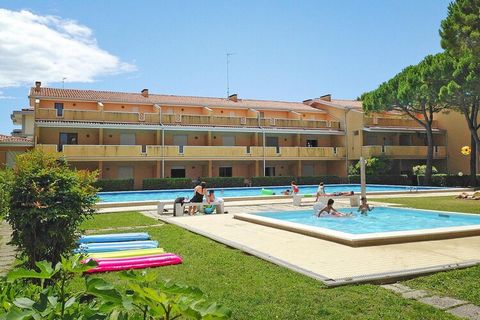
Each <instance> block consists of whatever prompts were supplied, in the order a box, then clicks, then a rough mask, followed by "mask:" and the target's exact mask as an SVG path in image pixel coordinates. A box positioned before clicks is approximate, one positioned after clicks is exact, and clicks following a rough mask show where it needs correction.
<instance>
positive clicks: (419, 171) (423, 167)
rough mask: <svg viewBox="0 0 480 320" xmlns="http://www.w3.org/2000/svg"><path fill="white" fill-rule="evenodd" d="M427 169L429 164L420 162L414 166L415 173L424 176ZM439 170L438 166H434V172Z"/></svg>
mask: <svg viewBox="0 0 480 320" xmlns="http://www.w3.org/2000/svg"><path fill="white" fill-rule="evenodd" d="M426 170H427V166H426V165H425V164H419V165H417V166H414V167H413V168H412V171H413V174H414V175H416V176H424V175H425V171H426ZM437 172H438V170H437V168H435V167H434V166H432V174H436V173H437Z"/></svg>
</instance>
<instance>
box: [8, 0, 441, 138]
mask: <svg viewBox="0 0 480 320" xmlns="http://www.w3.org/2000/svg"><path fill="white" fill-rule="evenodd" d="M448 3H449V1H447V0H422V1H418V0H364V1H358V0H336V1H332V0H330V1H327V0H317V1H315V0H312V1H294V0H291V1H269V0H243V1H242V0H231V1H227V0H225V1H209V0H205V1H195V0H192V1H182V0H176V1H174V0H172V1H153V0H152V1H122V0H116V1H114V0H112V1H98V0H97V1H90V0H82V1H67V0H65V1H33V0H32V1H22V0H15V1H8V0H7V1H2V2H1V3H0V112H1V113H0V133H2V134H10V132H11V131H12V130H13V128H14V126H13V124H12V121H11V119H10V114H11V113H12V111H13V110H19V109H21V108H25V107H28V92H29V88H30V87H31V86H32V85H33V83H34V82H35V81H42V85H43V86H49V87H58V88H61V87H62V86H64V87H65V88H76V89H94V90H109V91H126V92H140V91H141V90H142V89H144V88H148V89H149V91H150V93H159V94H175V95H190V96H211V97H225V96H226V95H227V81H226V54H227V53H233V55H231V56H230V64H229V83H230V93H231V94H232V93H237V94H238V96H239V98H246V99H247V98H250V99H266V100H284V101H303V100H306V99H310V98H315V97H319V96H321V95H324V94H328V93H329V94H332V97H333V98H334V99H335V98H337V99H355V98H357V97H358V96H360V95H361V94H362V93H363V92H365V91H369V90H372V89H375V88H376V87H377V86H378V85H379V84H380V83H382V82H383V81H386V80H388V79H390V78H391V77H392V76H394V75H395V74H396V73H398V72H399V71H401V70H402V69H403V68H404V67H406V66H408V65H411V64H416V63H418V62H419V61H420V60H421V59H422V58H423V57H425V56H426V55H428V54H435V53H437V52H440V51H441V47H440V37H439V35H438V29H439V26H440V21H441V20H442V19H444V18H445V17H446V15H447V7H448Z"/></svg>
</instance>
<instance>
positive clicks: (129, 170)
mask: <svg viewBox="0 0 480 320" xmlns="http://www.w3.org/2000/svg"><path fill="white" fill-rule="evenodd" d="M117 178H118V179H133V167H132V166H121V167H118V172H117Z"/></svg>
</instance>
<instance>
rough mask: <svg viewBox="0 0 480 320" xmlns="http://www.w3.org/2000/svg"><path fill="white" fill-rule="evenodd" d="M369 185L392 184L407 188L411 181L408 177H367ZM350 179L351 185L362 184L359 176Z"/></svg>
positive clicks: (349, 177)
mask: <svg viewBox="0 0 480 320" xmlns="http://www.w3.org/2000/svg"><path fill="white" fill-rule="evenodd" d="M366 178H367V183H369V184H390V185H403V186H407V185H410V184H411V180H410V179H409V178H408V176H407V175H404V174H402V175H390V174H389V175H369V176H367V177H366ZM348 179H349V181H350V183H360V182H361V181H360V176H359V175H349V176H348Z"/></svg>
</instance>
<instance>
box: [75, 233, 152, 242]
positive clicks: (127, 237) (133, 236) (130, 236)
mask: <svg viewBox="0 0 480 320" xmlns="http://www.w3.org/2000/svg"><path fill="white" fill-rule="evenodd" d="M137 240H150V236H149V235H148V233H145V232H132V233H112V234H96V235H91V236H81V237H80V239H78V241H77V243H90V242H119V241H137Z"/></svg>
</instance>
